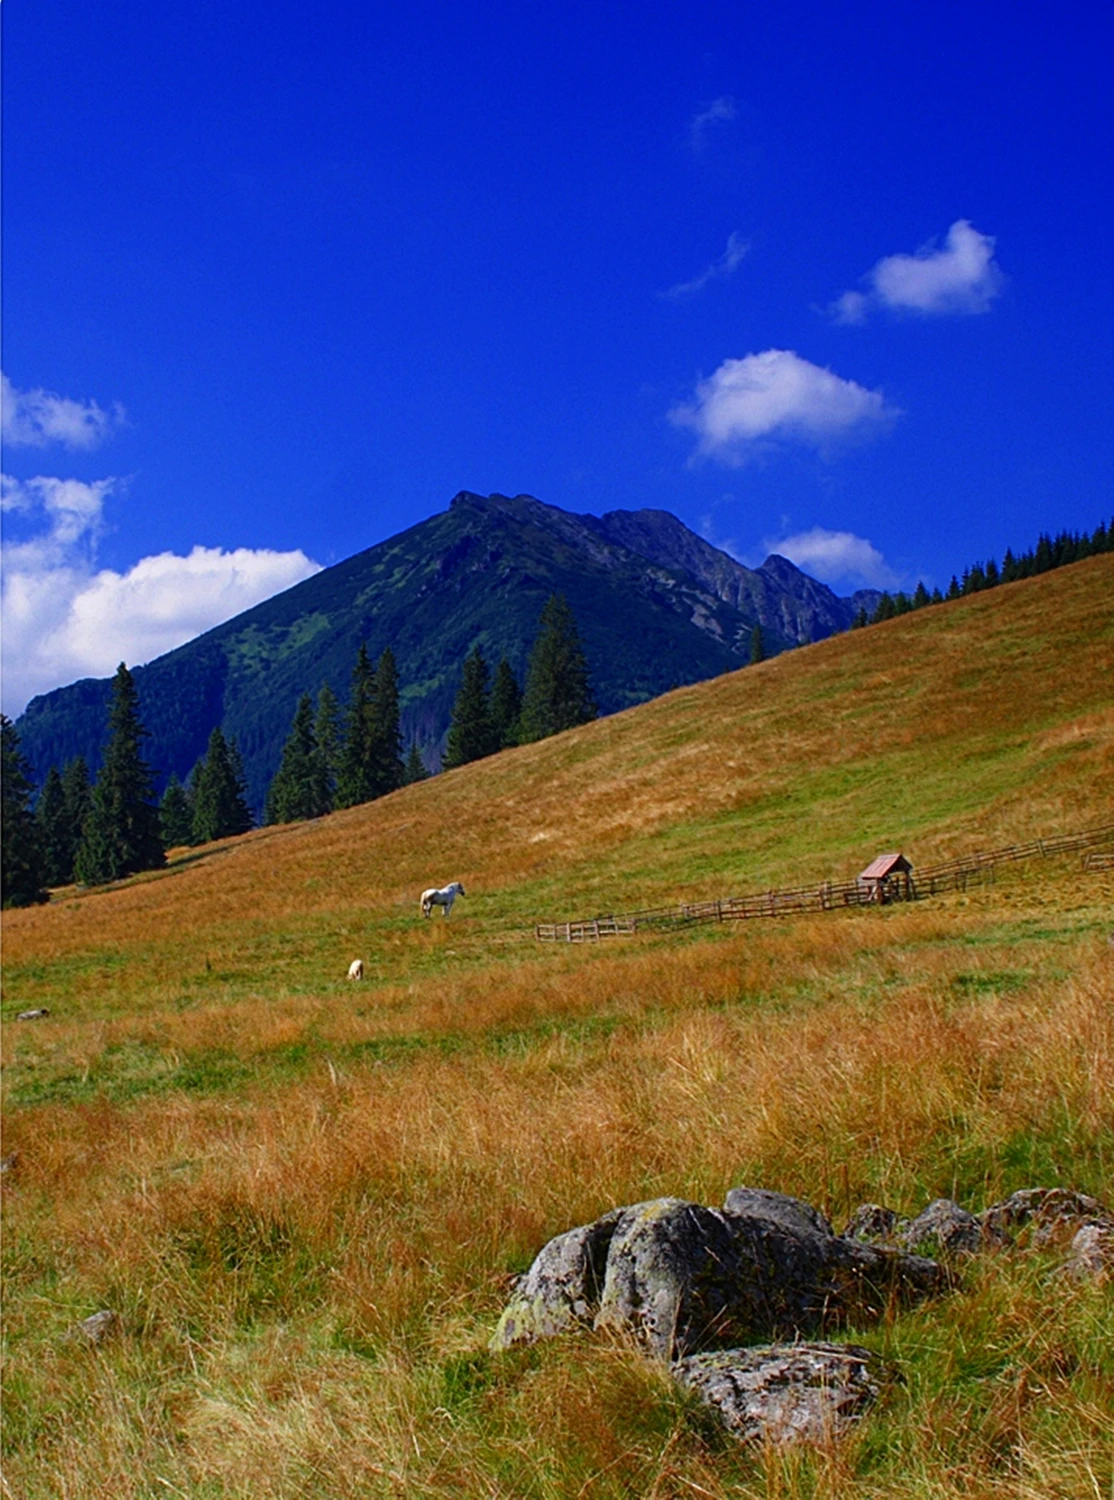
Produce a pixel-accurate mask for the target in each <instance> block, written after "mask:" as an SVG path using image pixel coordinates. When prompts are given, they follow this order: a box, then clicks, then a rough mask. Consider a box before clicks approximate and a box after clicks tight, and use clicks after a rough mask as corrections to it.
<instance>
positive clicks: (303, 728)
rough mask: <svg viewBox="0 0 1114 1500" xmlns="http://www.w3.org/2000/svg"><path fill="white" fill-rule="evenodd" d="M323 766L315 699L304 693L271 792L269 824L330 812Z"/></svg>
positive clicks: (268, 806) (268, 812)
mask: <svg viewBox="0 0 1114 1500" xmlns="http://www.w3.org/2000/svg"><path fill="white" fill-rule="evenodd" d="M319 768H320V762H319V760H318V756H317V736H316V734H315V733H314V729H313V699H312V698H311V697H310V695H309V694H308V693H303V694H302V696H301V698H300V699H299V700H298V707H297V708H296V709H295V711H294V722H293V724H292V725H291V728H290V734H289V735H288V737H287V740H286V744H285V745H284V746H283V748H282V761H281V763H280V765H279V768H278V770H277V771H276V772H275V777H274V780H273V781H272V782H271V786H270V790H269V791H268V793H267V822H268V823H293V822H295V821H296V820H297V819H299V818H317V817H320V816H321V814H322V813H324V812H327V811H328V809H327V808H326V807H325V806H324V805H323V804H322V801H321V780H320V774H319Z"/></svg>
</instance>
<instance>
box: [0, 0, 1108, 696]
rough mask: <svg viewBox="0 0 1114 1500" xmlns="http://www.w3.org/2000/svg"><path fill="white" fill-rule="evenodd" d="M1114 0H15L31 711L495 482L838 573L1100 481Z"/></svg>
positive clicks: (15, 303)
mask: <svg viewBox="0 0 1114 1500" xmlns="http://www.w3.org/2000/svg"><path fill="white" fill-rule="evenodd" d="M1112 16H1114V12H1112V10H1111V7H1110V5H1109V3H1108V0H1101V3H1100V0H1078V3H1076V4H1075V5H1073V6H1070V7H1059V8H1056V7H1051V6H1041V7H1035V8H1033V9H1032V13H1027V12H1023V11H1022V9H1021V8H1019V7H1017V6H1016V5H1014V4H1011V5H1005V4H997V3H983V4H978V3H976V4H974V5H972V4H970V3H966V4H963V5H958V4H951V3H948V0H944V3H937V4H935V5H933V6H932V7H930V8H924V7H916V8H914V7H908V6H894V5H892V4H887V5H882V4H867V3H861V4H856V3H847V4H843V5H839V6H831V5H819V4H811V3H797V4H794V3H786V4H783V5H781V6H779V7H771V6H756V5H751V4H745V3H744V4H740V3H739V0H735V3H732V4H723V5H721V4H705V3H699V0H696V3H686V4H685V5H683V6H682V5H679V4H664V5H661V6H658V7H654V8H650V7H646V6H644V5H638V6H634V5H627V4H614V5H611V6H608V7H604V8H603V9H602V12H601V11H600V10H598V9H597V8H596V7H591V8H589V7H583V8H581V7H576V6H569V7H564V8H554V9H549V10H536V9H534V8H530V7H525V6H522V5H520V4H515V5H509V4H508V5H496V4H484V3H482V0H481V3H477V4H473V5H469V6H467V7H465V6H431V5H423V4H421V3H418V4H412V5H410V6H407V7H401V6H395V5H392V6H384V5H380V4H377V3H371V4H365V5H361V6H358V7H357V6H351V7H349V6H346V5H339V4H332V5H326V6H324V7H322V6H316V7H313V6H306V5H304V4H299V5H294V4H288V3H286V0H272V3H269V4H267V5H262V4H259V3H257V0H242V3H240V4H238V5H234V6H232V5H228V4H225V3H222V4H219V5H218V4H214V3H211V0H196V3H194V4H192V5H190V6H173V7H171V6H161V5H152V4H150V3H148V0H129V3H124V0H105V3H103V4H100V5H95V6H94V5H90V4H89V3H88V0H34V3H32V0H8V3H7V4H6V5H5V6H4V7H3V14H2V20H3V27H4V60H3V68H4V105H3V110H4V202H3V231H4V268H3V269H4V289H3V301H4V306H3V311H4V351H3V370H4V432H5V445H4V466H3V467H4V473H5V476H6V477H5V485H4V627H5V628H4V643H5V644H4V652H5V672H4V695H3V696H4V709H5V711H6V712H8V713H17V712H19V710H20V709H21V708H22V706H23V704H24V702H25V701H26V699H27V698H28V697H29V696H30V695H31V694H32V693H34V692H40V691H45V690H47V689H49V688H50V687H54V686H58V685H59V684H61V683H64V682H68V681H71V680H73V679H74V678H76V677H79V676H85V675H90V674H96V675H103V674H106V673H109V672H111V671H112V670H113V668H114V666H115V664H116V662H117V661H119V660H120V659H121V658H123V659H125V660H127V661H128V662H129V663H132V664H136V663H139V662H142V661H145V660H148V659H150V658H151V657H153V656H155V655H158V654H160V652H162V651H164V650H167V649H169V648H170V647H171V646H173V645H174V644H177V643H178V642H179V641H181V640H184V639H188V638H189V637H191V636H192V635H195V634H197V633H198V632H199V631H201V630H204V629H206V628H208V627H209V626H210V625H212V624H215V623H217V622H218V621H219V620H221V619H223V618H227V617H228V616H229V615H231V614H235V613H237V612H238V611H239V610H241V609H243V608H246V607H248V606H249V605H250V604H251V603H254V602H256V600H258V599H259V598H261V597H265V596H266V595H267V594H269V593H273V592H275V591H276V590H277V589H279V588H284V587H287V586H289V585H290V584H291V583H293V582H295V581H297V579H298V578H300V577H303V576H306V574H307V573H308V572H309V571H311V570H312V569H313V568H314V567H316V566H319V565H328V564H330V563H333V562H337V561H339V560H341V559H342V558H345V557H347V556H349V555H351V554H352V553H353V552H356V551H358V550H360V549H362V548H364V547H367V546H370V545H372V544H373V543H375V542H377V541H380V540H382V539H383V538H385V537H387V536H390V535H392V534H393V533H395V532H397V531H399V530H401V529H402V528H404V527H406V526H409V525H412V524H414V523H415V522H417V521H420V520H422V519H423V518H425V517H426V516H429V515H431V514H433V513H434V512H436V511H438V510H441V509H443V508H444V507H445V505H446V504H447V503H448V501H449V500H450V499H451V497H452V496H453V495H454V494H455V493H456V492H457V491H458V490H460V489H472V490H477V491H480V492H483V493H487V492H490V491H492V490H499V491H502V492H504V493H509V494H517V493H522V492H526V493H530V494H533V495H536V496H537V497H538V498H539V499H542V500H546V501H549V502H550V503H552V504H555V505H560V506H563V507H565V508H566V509H570V510H578V511H592V512H595V513H599V512H602V511H604V510H608V509H614V508H619V507H625V508H638V507H641V506H656V507H662V508H665V509H669V510H672V511H673V512H674V513H675V514H677V515H679V516H680V517H681V518H682V519H683V520H684V521H685V522H687V523H688V524H689V525H690V526H692V527H693V528H694V529H695V530H697V531H700V532H701V533H702V534H704V535H706V536H707V537H709V539H710V540H713V541H715V542H717V543H718V544H720V545H723V546H726V547H727V548H728V549H729V550H731V551H733V552H734V553H735V554H736V555H737V556H739V557H740V558H741V559H742V560H743V561H745V562H749V563H757V562H760V561H761V560H762V558H763V557H764V556H765V555H766V554H767V552H769V551H771V550H777V551H781V552H783V553H785V554H786V555H788V556H791V557H793V558H794V559H795V560H796V561H797V562H799V563H800V565H801V566H802V567H804V568H806V570H807V571H809V572H812V573H813V574H814V575H815V576H817V577H822V578H824V579H825V580H826V581H828V582H830V583H831V584H832V585H833V586H834V587H835V588H836V589H837V591H839V592H844V593H847V592H850V591H851V590H852V589H854V588H855V587H857V586H859V585H860V584H863V583H873V584H879V585H883V586H885V585H889V586H903V585H911V584H913V583H914V582H915V581H916V579H917V578H918V577H923V578H924V579H926V581H927V582H929V584H933V583H939V584H941V585H946V584H947V581H948V578H949V577H950V575H951V573H952V572H953V571H955V570H961V569H962V567H963V566H964V565H965V564H967V563H969V562H972V561H974V560H975V559H981V558H985V557H987V556H991V555H994V556H997V557H1000V556H1001V554H1002V552H1003V551H1004V550H1005V548H1006V547H1007V546H1010V545H1012V546H1014V547H1018V546H1025V545H1028V544H1029V543H1031V542H1032V541H1033V540H1034V539H1035V536H1036V534H1037V533H1038V532H1039V531H1041V530H1052V531H1055V530H1059V529H1061V528H1065V527H1066V528H1072V529H1088V530H1089V529H1091V528H1092V527H1093V526H1094V525H1096V524H1097V522H1098V521H1099V520H1100V519H1108V518H1109V516H1110V514H1111V511H1112V510H1114V501H1112V499H1111V496H1112V494H1114V485H1112V483H1111V480H1112V474H1114V416H1112V412H1114V402H1112V399H1111V398H1112V394H1114V368H1112V365H1114V361H1112V343H1114V338H1112V329H1114V316H1112V314H1114V308H1112V290H1114V233H1112V229H1114V225H1112V217H1114V198H1112V193H1111V167H1112V161H1114V151H1112V143H1114V125H1112V118H1114V110H1112V83H1111V80H1112V77H1114V69H1112V66H1111V64H1112V61H1114V47H1112V45H1111V44H1112Z"/></svg>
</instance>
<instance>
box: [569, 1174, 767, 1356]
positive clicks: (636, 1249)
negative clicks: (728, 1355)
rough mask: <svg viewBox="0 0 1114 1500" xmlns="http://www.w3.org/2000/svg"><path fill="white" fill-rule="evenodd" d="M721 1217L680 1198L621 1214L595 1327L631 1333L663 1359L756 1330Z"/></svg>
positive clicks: (724, 1218)
mask: <svg viewBox="0 0 1114 1500" xmlns="http://www.w3.org/2000/svg"><path fill="white" fill-rule="evenodd" d="M745 1272H746V1268H745V1267H744V1265H743V1262H742V1258H741V1257H740V1254H739V1248H738V1246H737V1244H736V1240H735V1236H734V1234H733V1232H732V1226H731V1225H730V1224H729V1223H728V1220H727V1216H726V1215H725V1214H722V1213H720V1212H719V1210H718V1209H714V1208H704V1207H702V1206H701V1205H700V1204H699V1203H685V1202H683V1201H682V1200H681V1199H679V1198H659V1199H657V1200H656V1201H654V1202H651V1203H638V1204H635V1205H634V1207H633V1208H626V1209H623V1211H622V1213H621V1215H620V1218H619V1222H618V1224H617V1225H616V1227H615V1233H614V1235H613V1236H612V1239H611V1245H610V1247H609V1249H608V1253H607V1270H606V1274H605V1278H604V1284H603V1295H602V1297H601V1299H600V1307H599V1312H598V1313H597V1315H596V1327H597V1328H615V1329H620V1330H622V1331H624V1332H627V1333H633V1334H634V1335H635V1336H636V1337H637V1338H640V1339H641V1340H643V1341H644V1342H645V1343H647V1344H648V1345H649V1347H650V1349H651V1350H652V1351H653V1353H654V1354H656V1355H658V1356H659V1357H660V1358H661V1359H671V1358H673V1357H674V1355H677V1354H687V1353H689V1352H690V1351H691V1350H695V1349H707V1348H715V1347H716V1346H717V1345H720V1344H723V1343H724V1342H730V1341H734V1340H737V1339H738V1338H740V1337H746V1336H747V1335H748V1334H751V1333H753V1332H755V1331H756V1328H758V1327H761V1324H760V1323H756V1321H755V1319H754V1318H753V1316H752V1308H751V1306H750V1305H749V1299H747V1297H746V1296H745V1292H744V1287H745V1285H746V1274H745Z"/></svg>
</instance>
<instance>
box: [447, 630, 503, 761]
mask: <svg viewBox="0 0 1114 1500" xmlns="http://www.w3.org/2000/svg"><path fill="white" fill-rule="evenodd" d="M488 675H489V674H488V669H487V662H486V661H484V657H483V652H482V651H481V650H480V648H479V646H473V647H472V649H471V651H469V653H468V655H467V656H466V657H465V658H464V668H463V670H462V672H461V679H460V687H459V689H458V691H457V695H456V700H455V702H454V703H453V717H452V722H451V723H450V725H449V737H448V741H447V743H446V745H445V757H444V759H443V761H442V762H441V764H442V766H443V767H444V769H445V770H446V771H451V770H453V769H454V768H455V767H456V766H466V765H467V764H468V763H469V762H470V761H473V760H482V759H483V758H484V756H486V755H492V754H493V753H494V752H495V750H497V749H498V744H497V742H496V738H495V727H494V725H493V724H492V721H491V704H490V702H489V699H488V690H487V682H488Z"/></svg>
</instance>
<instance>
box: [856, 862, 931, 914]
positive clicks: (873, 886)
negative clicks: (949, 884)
mask: <svg viewBox="0 0 1114 1500" xmlns="http://www.w3.org/2000/svg"><path fill="white" fill-rule="evenodd" d="M859 885H860V886H862V887H865V889H866V891H867V892H868V895H867V900H868V901H877V902H878V904H879V905H885V903H886V902H887V901H912V900H913V899H914V897H915V896H916V894H917V892H916V889H915V887H914V885H913V866H912V865H911V864H910V863H909V861H908V860H907V859H906V858H905V856H904V854H880V855H879V856H878V858H877V859H872V860H871V862H870V864H869V865H867V867H866V869H865V870H864V871H863V872H862V874H861V875H860V876H859Z"/></svg>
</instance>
